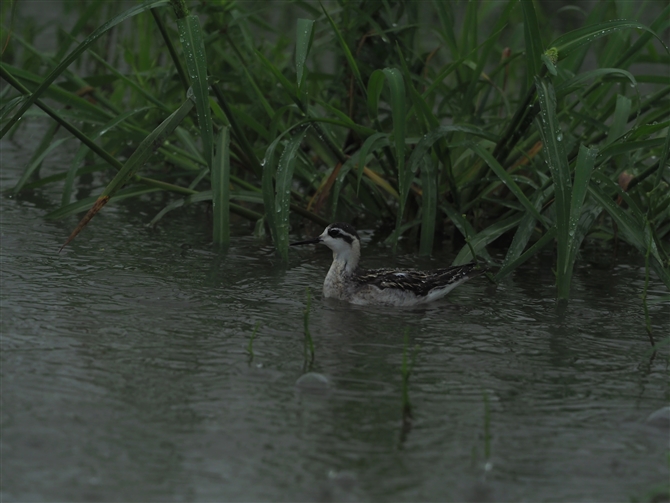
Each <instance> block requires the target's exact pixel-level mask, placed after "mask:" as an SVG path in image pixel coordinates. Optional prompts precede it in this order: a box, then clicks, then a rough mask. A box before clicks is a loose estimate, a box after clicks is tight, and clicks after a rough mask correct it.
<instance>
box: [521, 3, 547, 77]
mask: <svg viewBox="0 0 670 503" xmlns="http://www.w3.org/2000/svg"><path fill="white" fill-rule="evenodd" d="M521 9H522V11H523V39H524V43H525V45H526V87H527V88H530V87H531V86H532V85H533V82H534V79H535V76H536V75H539V74H540V68H541V67H542V53H543V52H544V50H543V48H542V37H541V36H540V27H539V25H538V24H537V15H536V14H535V7H534V6H533V2H532V0H521Z"/></svg>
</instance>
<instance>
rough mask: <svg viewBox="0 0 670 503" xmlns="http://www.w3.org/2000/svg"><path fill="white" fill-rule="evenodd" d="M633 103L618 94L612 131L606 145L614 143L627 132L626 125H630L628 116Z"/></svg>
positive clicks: (608, 134)
mask: <svg viewBox="0 0 670 503" xmlns="http://www.w3.org/2000/svg"><path fill="white" fill-rule="evenodd" d="M632 105H633V103H632V102H631V100H630V98H627V97H626V96H622V95H620V94H617V97H616V107H615V109H614V117H613V121H612V125H611V126H610V130H609V132H608V133H607V141H606V143H613V142H615V141H616V140H617V139H618V138H619V137H621V136H623V134H624V133H625V132H626V124H628V116H629V115H630V109H631V106H632Z"/></svg>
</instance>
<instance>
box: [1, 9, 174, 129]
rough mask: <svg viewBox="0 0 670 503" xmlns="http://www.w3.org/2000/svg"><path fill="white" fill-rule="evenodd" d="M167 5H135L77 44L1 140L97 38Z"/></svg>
mask: <svg viewBox="0 0 670 503" xmlns="http://www.w3.org/2000/svg"><path fill="white" fill-rule="evenodd" d="M168 3H169V0H154V1H152V2H146V3H143V4H141V5H137V6H134V7H131V8H130V9H128V10H127V11H125V12H123V13H122V14H120V15H118V16H116V17H114V18H112V19H110V20H109V21H107V22H106V23H105V24H103V25H102V26H100V27H99V28H98V29H97V30H95V31H94V32H93V33H91V34H90V35H89V36H88V37H87V38H86V40H84V41H83V42H82V43H81V44H79V45H78V46H77V47H76V48H75V49H74V50H73V51H72V52H71V53H70V54H68V56H67V57H66V58H65V59H64V60H63V61H61V62H60V63H59V64H58V66H56V68H54V69H53V70H52V71H51V72H49V75H47V76H46V77H45V78H44V80H43V81H42V83H41V84H40V86H39V87H38V88H37V89H35V91H34V92H33V93H31V94H30V96H29V98H28V99H27V100H26V101H25V102H24V103H23V104H22V105H21V108H19V110H17V111H16V113H15V114H14V115H13V116H12V118H11V119H10V120H9V121H8V122H7V124H5V126H4V127H3V128H2V131H0V138H3V137H4V136H5V134H7V132H8V131H9V130H10V129H11V128H12V126H13V125H14V124H15V123H16V121H18V120H19V119H20V118H21V117H23V114H24V113H25V112H26V110H28V109H29V108H30V107H31V105H32V104H33V103H35V100H37V98H39V97H40V96H41V95H42V93H44V91H45V90H46V89H47V88H48V87H49V86H50V85H51V83H52V82H53V81H54V80H56V78H58V76H59V75H60V74H61V73H63V71H65V69H66V68H67V67H68V66H70V64H71V63H72V62H73V61H74V60H76V59H77V58H78V57H79V56H81V54H82V53H83V52H84V51H85V50H86V49H87V48H88V47H89V46H90V45H91V44H92V43H93V42H95V41H96V40H97V39H98V38H100V37H101V36H102V35H104V34H105V33H106V32H107V31H109V30H110V29H111V28H113V27H114V26H116V25H118V24H119V23H122V22H123V21H125V20H126V19H129V18H131V17H133V16H136V15H137V14H140V13H142V12H145V11H147V10H149V9H152V8H154V7H159V6H161V5H166V4H168Z"/></svg>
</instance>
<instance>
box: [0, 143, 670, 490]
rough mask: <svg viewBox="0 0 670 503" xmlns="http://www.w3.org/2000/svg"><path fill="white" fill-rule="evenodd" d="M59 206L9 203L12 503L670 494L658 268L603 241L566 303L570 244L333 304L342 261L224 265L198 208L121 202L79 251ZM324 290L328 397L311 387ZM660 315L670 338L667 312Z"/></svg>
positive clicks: (6, 361) (381, 255) (87, 234)
mask: <svg viewBox="0 0 670 503" xmlns="http://www.w3.org/2000/svg"><path fill="white" fill-rule="evenodd" d="M17 151H18V149H17V148H16V147H15V146H13V145H12V144H10V143H8V142H4V143H3V155H7V156H12V155H14V156H17V159H19V160H20V158H19V157H18V156H19V154H17ZM17 165H18V166H21V165H22V164H21V162H17ZM18 172H19V171H18V170H9V169H4V167H3V172H2V175H1V176H2V177H3V179H2V183H3V189H5V188H7V187H8V185H9V184H11V183H12V181H15V180H16V177H17V176H18ZM50 191H52V192H50ZM58 197H59V196H58V194H57V192H56V191H55V189H51V188H49V189H45V190H44V191H41V192H34V193H31V194H26V195H23V196H20V197H18V198H9V197H7V196H3V197H2V198H1V199H0V204H1V205H2V215H3V217H2V218H3V221H2V228H1V232H2V256H1V260H2V291H1V293H0V295H1V301H2V320H1V327H2V340H1V342H2V357H1V358H2V360H1V378H2V459H1V461H2V467H3V474H2V475H3V477H2V480H3V483H2V494H1V495H0V496H1V497H2V499H3V501H4V500H7V501H10V500H20V501H30V500H40V501H44V500H49V501H54V500H76V501H81V500H86V501H96V500H103V501H107V500H115V501H118V500H133V501H140V500H147V501H149V500H184V499H188V500H201V501H213V500H219V501H220V500H227V501H260V500H287V501H298V500H318V501H357V500H364V501H366V500H381V501H398V500H411V501H436V500H473V501H488V500H495V501H500V500H522V499H525V500H548V499H550V500H561V501H573V500H599V501H608V500H622V499H630V498H643V497H645V495H646V494H648V491H650V490H651V489H652V488H653V487H654V486H655V485H656V484H659V483H664V482H666V483H667V480H668V463H667V449H668V426H667V421H665V422H664V421H662V420H660V421H646V420H647V418H648V417H650V415H652V414H653V413H654V412H655V411H658V410H659V409H661V408H662V407H664V406H667V405H668V402H669V400H670V393H669V386H668V380H667V372H668V347H667V346H666V347H665V349H663V351H662V352H660V353H659V354H658V355H657V356H656V358H655V359H654V360H653V361H650V354H649V343H648V340H647V338H646V334H645V331H644V326H643V322H644V319H643V313H642V309H641V305H640V301H639V296H640V292H641V289H642V286H643V282H644V275H643V270H642V269H641V267H640V264H639V262H636V259H635V258H631V257H624V258H623V259H621V262H630V263H632V264H633V265H624V264H622V263H619V262H616V261H613V260H612V259H611V257H609V255H607V256H604V257H598V256H597V255H598V253H600V252H597V251H595V252H592V253H591V252H589V253H585V254H584V255H583V257H582V260H581V262H580V268H579V270H578V271H577V273H576V275H575V279H574V282H575V286H574V299H573V300H572V301H571V303H570V305H569V307H568V309H567V311H566V312H565V313H564V314H560V313H558V312H557V310H556V305H555V302H554V289H553V287H552V279H553V278H552V276H551V271H550V266H551V257H543V258H540V259H537V260H534V261H531V263H529V264H528V265H526V266H525V267H524V268H522V270H520V271H519V272H518V273H517V274H515V275H514V276H513V277H512V278H511V279H509V280H508V281H506V282H505V283H504V284H502V285H500V286H499V287H498V288H497V289H492V288H490V286H489V285H487V283H486V281H485V280H484V279H483V278H478V279H477V280H473V281H470V282H468V283H466V284H464V285H463V286H461V287H459V288H458V289H457V290H456V291H455V292H454V293H452V294H451V295H450V296H449V297H448V298H447V299H446V300H444V301H440V302H437V303H434V304H432V305H427V306H423V307H420V308H417V309H404V310H403V309H388V308H383V307H357V306H350V305H347V304H342V303H339V302H330V301H324V300H323V299H322V298H321V295H320V285H321V282H322V280H323V277H324V275H325V272H326V270H327V267H328V265H329V262H330V257H329V255H328V253H327V251H326V250H310V249H306V250H301V251H299V252H295V253H292V255H291V259H290V263H289V265H288V267H285V266H282V265H281V264H280V263H279V262H278V261H277V259H276V257H275V256H274V254H273V251H272V248H271V247H269V246H267V244H265V243H263V242H259V241H257V240H256V239H254V238H252V237H239V238H236V239H235V241H234V243H233V245H232V246H231V248H230V250H229V251H228V253H227V254H225V255H219V254H216V253H213V252H212V248H211V246H210V244H209V241H210V237H209V231H208V224H207V222H206V220H205V219H204V218H202V217H201V216H200V214H199V213H198V211H197V210H196V209H190V210H186V211H184V212H175V213H174V214H170V215H169V216H168V217H166V219H165V220H164V221H163V222H162V224H161V226H159V227H158V228H157V229H156V230H151V229H147V228H145V227H144V223H146V222H147V221H149V220H150V218H151V212H150V211H148V210H147V207H146V206H137V205H134V204H133V203H129V204H118V205H116V206H114V205H110V207H109V208H105V210H104V211H103V214H101V215H100V216H99V217H96V220H94V221H93V223H92V224H91V225H90V226H89V228H87V229H86V230H85V231H84V232H83V233H82V235H81V236H80V237H78V238H77V239H76V240H75V241H74V243H73V244H72V245H71V246H69V247H68V248H66V249H65V250H64V251H63V253H61V254H60V255H59V254H58V253H57V250H58V248H59V246H60V245H61V244H62V242H63V241H64V239H65V237H66V236H67V235H68V233H69V231H70V230H71V228H72V227H73V226H74V223H75V219H68V220H65V221H62V222H47V221H45V220H44V219H43V215H44V214H45V212H46V211H48V210H49V209H51V208H53V207H54V204H55V203H54V202H55V201H57V200H58ZM158 209H160V205H159V204H157V205H155V208H153V210H155V211H157V210H158ZM142 211H144V212H146V213H145V214H142V213H141V212H142ZM240 233H241V234H247V231H246V228H244V229H241V230H240ZM364 254H365V255H364V260H365V261H366V263H367V264H368V265H369V266H370V267H376V266H380V265H389V264H390V263H393V260H394V259H393V257H392V256H391V255H390V253H389V251H388V250H386V249H384V248H383V247H381V246H379V245H371V246H369V247H366V249H365V251H364ZM450 256H453V255H448V254H447V253H446V252H445V254H444V255H440V256H438V257H436V258H434V259H432V260H423V259H422V260H418V259H415V257H412V256H405V257H400V259H398V260H399V262H400V263H403V264H405V265H406V264H408V263H413V262H415V260H416V263H418V264H419V266H421V267H430V266H431V265H437V264H439V263H447V262H448V259H449V258H450ZM610 262H611V263H610ZM603 263H606V264H608V265H607V266H606V267H603V266H602V264H603ZM306 286H310V287H311V288H312V292H313V302H312V311H311V315H310V329H311V333H312V337H313V339H314V343H315V346H316V359H315V362H314V365H313V367H312V369H311V370H312V371H313V372H315V373H318V374H319V375H320V377H319V378H316V377H314V376H311V378H313V379H316V380H317V381H318V380H319V379H321V378H323V379H324V381H323V382H321V381H320V383H321V384H322V385H323V386H325V388H324V389H322V390H317V391H316V392H314V390H313V389H311V390H310V389H307V388H308V387H306V386H305V382H306V381H305V380H303V381H302V382H301V383H299V379H300V377H301V375H302V374H303V364H304V362H303V310H304V308H305V301H306V293H305V287H306ZM652 287H653V288H652V292H651V294H652V297H659V296H660V295H664V290H663V287H662V286H659V284H658V283H654V284H653V285H652ZM651 314H652V321H653V323H654V330H655V332H656V333H657V334H667V329H668V319H669V315H670V308H669V307H668V306H667V304H662V303H658V304H654V305H653V307H652V313H651ZM256 323H259V330H258V333H257V335H256V338H255V340H254V342H253V350H254V357H253V359H250V358H249V355H248V354H247V346H248V343H249V338H250V336H251V334H252V332H253V327H254V326H255V325H256ZM406 329H408V330H409V333H410V338H411V345H412V346H416V347H418V353H417V358H416V363H415V366H414V369H413V373H412V375H411V378H410V397H411V401H412V405H413V416H414V419H413V421H412V425H411V429H410V430H409V432H408V434H407V436H406V438H405V439H404V441H402V439H401V433H402V421H401V419H402V416H401V412H402V410H401V407H402V403H401V394H400V390H401V387H400V386H401V376H400V367H401V362H402V352H403V336H402V334H403V333H404V331H405V330H406ZM324 383H325V384H324ZM485 396H486V397H487V398H486V399H487V401H488V404H489V414H488V419H487V415H486V414H485V405H484V404H485V399H484V397H485ZM662 414H663V413H662V412H661V413H659V417H661V416H662ZM487 420H488V422H489V427H488V429H487V427H486V426H485V425H486V424H487ZM487 444H488V449H487ZM487 450H490V453H489V455H488V457H487Z"/></svg>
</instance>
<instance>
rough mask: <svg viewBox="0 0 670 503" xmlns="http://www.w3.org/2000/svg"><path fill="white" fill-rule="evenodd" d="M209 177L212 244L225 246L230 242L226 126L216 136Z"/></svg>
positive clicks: (227, 138) (228, 164)
mask: <svg viewBox="0 0 670 503" xmlns="http://www.w3.org/2000/svg"><path fill="white" fill-rule="evenodd" d="M211 178H212V212H213V218H214V231H213V240H214V245H216V246H223V247H226V246H228V244H229V242H230V133H229V129H228V128H227V127H224V128H222V129H221V132H220V133H219V134H218V135H217V137H216V155H215V157H214V165H213V166H212V176H211Z"/></svg>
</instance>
